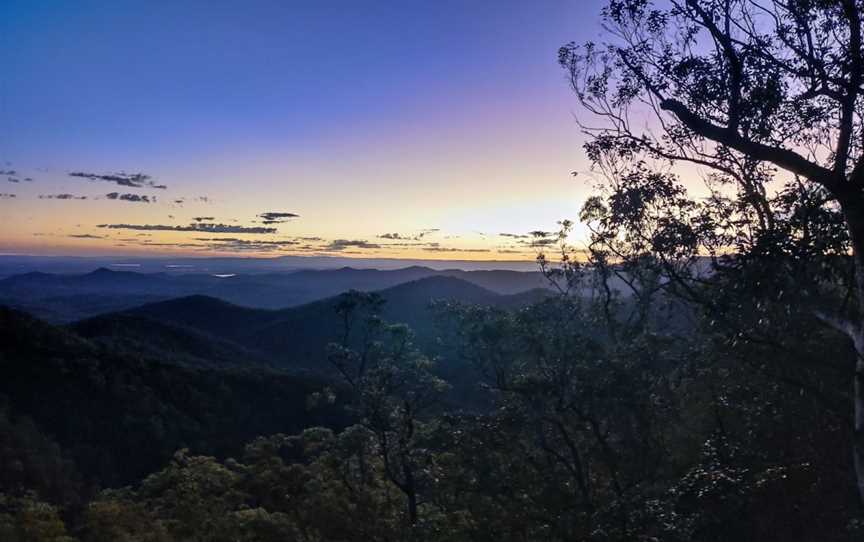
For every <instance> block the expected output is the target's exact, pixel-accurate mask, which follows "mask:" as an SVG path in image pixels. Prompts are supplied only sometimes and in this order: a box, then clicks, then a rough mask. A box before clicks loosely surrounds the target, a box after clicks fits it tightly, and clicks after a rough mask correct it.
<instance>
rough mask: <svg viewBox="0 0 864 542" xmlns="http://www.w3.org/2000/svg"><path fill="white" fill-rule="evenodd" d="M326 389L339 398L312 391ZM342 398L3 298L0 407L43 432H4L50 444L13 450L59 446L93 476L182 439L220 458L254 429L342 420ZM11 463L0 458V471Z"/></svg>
mask: <svg viewBox="0 0 864 542" xmlns="http://www.w3.org/2000/svg"><path fill="white" fill-rule="evenodd" d="M90 325H93V324H92V323H89V324H86V325H84V327H88V326H90ZM327 389H335V390H336V392H337V394H336V401H335V403H326V404H324V403H322V404H318V403H316V402H314V401H310V399H311V398H312V397H314V395H315V394H316V393H321V392H324V391H325V390H327ZM340 397H341V393H339V392H338V388H333V384H332V382H330V381H328V380H326V379H322V378H319V377H313V376H309V375H294V374H288V373H285V372H280V371H274V370H271V369H263V368H258V367H250V368H244V369H230V370H229V369H213V368H188V367H180V366H177V365H173V364H168V363H160V362H157V361H154V360H153V359H149V358H147V357H145V356H142V355H137V356H133V355H130V354H128V353H125V352H123V351H120V350H117V349H115V348H113V347H112V345H110V344H102V343H97V342H94V341H92V340H89V339H87V338H84V337H82V336H80V335H78V334H77V333H75V332H74V331H73V330H71V329H68V328H60V327H56V326H52V325H50V324H47V323H45V322H42V321H40V320H37V319H35V318H33V317H31V316H29V315H27V314H24V313H22V312H20V311H16V310H12V309H8V308H4V307H0V415H2V416H0V417H2V418H3V419H4V420H13V422H14V423H12V426H15V427H23V428H24V429H26V431H27V434H28V435H29V434H31V433H37V434H38V435H39V439H35V438H31V437H29V436H27V437H26V438H17V439H16V437H15V435H0V442H6V439H7V437H8V438H10V439H12V441H17V442H24V443H25V444H26V442H36V441H37V440H44V441H47V442H51V443H56V446H54V445H53V444H52V445H44V446H42V445H40V447H39V448H38V449H29V451H28V450H25V452H22V455H23V457H22V458H20V459H21V461H23V462H25V463H29V464H37V465H38V464H54V463H57V461H54V460H53V459H54V456H57V457H60V456H62V458H65V459H63V461H66V460H67V459H68V461H71V462H72V463H74V469H72V468H70V471H72V470H74V471H76V472H79V473H80V474H81V476H82V477H83V478H84V479H85V480H86V481H87V485H89V486H91V487H98V486H103V487H104V486H116V485H122V484H126V483H130V482H132V481H134V480H138V479H140V478H141V477H142V476H144V475H145V474H148V473H150V472H152V471H154V470H155V469H157V468H160V467H161V466H162V465H164V464H165V462H166V461H167V460H168V459H170V457H171V456H172V454H173V453H174V452H175V451H176V450H177V449H179V448H184V447H186V448H190V449H191V450H194V451H196V452H197V453H206V454H213V455H217V456H221V457H225V456H227V455H231V454H236V453H239V452H240V451H241V449H242V443H244V442H245V441H248V440H250V439H252V438H254V437H255V436H257V435H261V434H272V433H277V432H286V433H293V432H296V431H298V430H302V429H303V428H305V427H310V426H317V425H325V426H329V427H341V426H344V425H345V423H347V421H348V417H347V415H346V414H345V412H344V409H343V406H342V405H341V404H340ZM33 428H35V429H33ZM24 447H25V448H26V447H27V446H24ZM55 448H56V449H55ZM4 453H6V452H5V451H3V447H2V446H0V457H5V456H3V454H4ZM58 454H59V455H58ZM43 456H50V457H43ZM43 459H44V461H43ZM61 462H62V461H61ZM9 469H12V470H9ZM14 469H15V465H14V464H13V463H9V464H0V479H9V478H8V477H9V476H13V475H15V473H14ZM7 471H8V472H7ZM7 475H8V476H7ZM49 481H50V480H49Z"/></svg>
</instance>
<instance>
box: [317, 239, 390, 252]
mask: <svg viewBox="0 0 864 542" xmlns="http://www.w3.org/2000/svg"><path fill="white" fill-rule="evenodd" d="M346 248H368V249H372V248H381V245H377V244H375V243H370V242H369V241H365V240H362V239H334V240H333V241H330V244H328V245H327V246H325V247H323V250H330V251H342V250H345V249H346Z"/></svg>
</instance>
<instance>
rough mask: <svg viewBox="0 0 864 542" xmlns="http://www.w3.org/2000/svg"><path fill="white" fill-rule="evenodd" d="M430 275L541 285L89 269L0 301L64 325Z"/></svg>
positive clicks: (366, 272) (10, 292)
mask: <svg viewBox="0 0 864 542" xmlns="http://www.w3.org/2000/svg"><path fill="white" fill-rule="evenodd" d="M430 277H452V278H458V279H461V280H464V281H466V282H469V283H472V284H474V285H477V286H480V287H483V288H486V289H487V290H490V291H492V292H495V293H498V294H505V295H511V294H516V293H521V292H525V291H528V290H532V289H538V288H539V289H542V288H547V287H548V284H547V282H546V280H545V278H544V277H543V276H542V275H541V274H540V273H537V272H518V271H462V270H458V269H451V270H444V271H437V270H434V269H430V268H428V267H421V266H413V267H406V268H403V269H395V270H384V271H382V270H377V269H353V268H350V267H343V268H340V269H332V270H320V271H296V272H290V273H262V274H242V275H232V276H215V275H210V274H204V273H194V274H169V273H137V272H132V271H112V270H109V269H105V268H102V269H97V270H96V271H93V272H90V273H84V274H68V275H67V274H50V273H24V274H20V275H13V276H11V277H8V278H5V279H2V280H0V304H5V305H8V306H13V307H17V308H20V309H22V310H25V311H27V312H30V313H32V314H36V315H39V316H40V317H42V318H45V319H47V320H50V321H52V322H70V321H74V320H79V319H82V318H86V317H89V316H95V315H97V314H101V313H105V312H114V311H120V310H124V309H127V308H130V307H133V306H136V305H140V304H143V303H147V302H151V301H158V300H165V299H170V298H176V297H184V296H190V295H206V296H210V297H214V298H217V299H221V300H223V301H227V302H230V303H235V304H238V305H244V306H247V307H255V308H267V309H282V308H286V307H293V306H298V305H302V304H305V303H310V302H313V301H317V300H320V299H326V298H328V297H332V296H335V295H338V294H339V293H341V292H344V291H347V290H351V289H354V290H361V291H376V290H383V289H387V288H390V287H393V286H397V285H399V284H403V283H406V282H411V281H415V280H420V279H424V278H430Z"/></svg>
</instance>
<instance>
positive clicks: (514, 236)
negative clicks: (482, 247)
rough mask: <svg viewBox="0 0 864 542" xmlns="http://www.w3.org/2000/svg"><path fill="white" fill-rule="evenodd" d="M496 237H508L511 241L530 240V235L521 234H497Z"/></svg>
mask: <svg viewBox="0 0 864 542" xmlns="http://www.w3.org/2000/svg"><path fill="white" fill-rule="evenodd" d="M543 233H546V232H543ZM498 236H499V237H510V238H512V239H530V238H531V234H530V233H521V234H520V233H499V234H498Z"/></svg>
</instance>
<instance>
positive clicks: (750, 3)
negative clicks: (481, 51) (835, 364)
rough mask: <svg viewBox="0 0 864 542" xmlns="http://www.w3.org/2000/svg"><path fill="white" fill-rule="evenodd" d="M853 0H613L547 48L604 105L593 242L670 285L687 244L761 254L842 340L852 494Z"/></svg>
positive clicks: (856, 241)
mask: <svg viewBox="0 0 864 542" xmlns="http://www.w3.org/2000/svg"><path fill="white" fill-rule="evenodd" d="M862 11H864V10H862V2H860V1H859V0H833V1H829V0H825V1H820V0H670V2H669V3H668V4H664V7H656V6H654V5H653V4H652V3H651V2H649V0H610V1H609V2H608V4H607V6H606V8H605V9H604V11H603V20H604V23H605V25H606V28H607V29H608V30H609V36H610V41H609V42H608V43H606V44H603V45H598V44H594V43H589V44H586V45H584V46H577V45H575V44H570V45H567V46H565V47H563V48H562V49H561V51H560V53H559V60H560V62H561V64H562V65H563V66H564V67H565V68H566V69H567V70H568V73H569V75H570V80H571V82H572V85H573V88H574V90H575V91H576V95H577V96H578V98H579V100H580V101H581V103H582V105H583V106H584V107H585V109H586V110H587V111H589V112H590V113H591V114H593V115H595V118H598V119H601V120H600V124H599V125H592V126H588V125H587V124H586V125H584V126H583V127H584V130H585V131H586V133H588V134H589V135H590V136H591V138H590V141H589V142H588V143H587V144H586V149H587V152H588V155H589V157H590V158H591V160H592V161H593V162H594V164H595V165H597V166H599V167H600V168H601V170H603V171H604V172H605V173H606V174H608V175H609V176H610V177H611V178H614V179H615V180H614V181H613V183H612V185H611V188H612V193H613V195H612V197H610V198H609V199H608V200H607V203H608V204H609V205H602V204H600V202H599V201H597V200H594V201H592V202H591V204H590V205H589V206H588V208H587V209H586V211H587V216H586V217H585V218H587V219H589V220H593V221H594V222H595V224H596V225H598V229H597V230H596V232H595V233H596V234H597V235H595V241H597V242H599V243H600V244H601V245H603V246H605V247H607V248H609V249H610V250H612V252H613V253H614V252H615V249H616V247H617V248H620V247H621V246H622V244H623V245H627V246H628V247H630V248H632V247H633V246H634V245H635V247H636V248H635V250H634V251H633V252H629V253H628V254H629V255H632V254H634V253H642V254H652V255H653V256H654V257H657V258H658V259H659V260H660V261H661V262H662V263H664V264H666V265H665V269H666V270H667V272H669V278H672V279H674V281H675V282H676V283H677V284H679V285H681V286H682V287H683V288H687V287H688V286H691V287H692V285H693V284H694V280H693V279H694V277H693V276H692V269H693V265H692V264H693V261H694V260H695V259H696V258H697V257H698V256H700V255H706V254H707V255H711V256H712V257H713V258H714V262H715V264H723V263H724V262H726V263H728V262H730V261H731V262H732V264H731V267H733V268H736V262H737V263H738V264H740V263H741V262H745V263H747V262H751V261H752V260H751V259H748V258H749V257H750V256H751V255H753V254H756V255H761V256H766V255H769V254H770V255H772V256H773V257H774V258H773V261H774V262H775V265H774V266H773V268H772V266H771V264H770V263H769V264H768V265H765V263H766V262H770V261H772V259H771V258H767V259H766V258H762V259H761V260H759V262H760V263H761V264H762V265H763V267H762V270H763V271H765V270H768V271H771V272H772V273H773V275H775V276H778V275H779V276H782V277H783V279H784V282H787V283H788V284H789V285H790V286H791V287H792V288H797V289H798V290H800V291H801V293H802V294H807V295H804V296H800V297H799V298H798V299H797V300H796V302H797V301H801V302H805V301H806V302H812V306H808V307H809V308H810V312H811V313H812V314H813V315H815V316H816V317H817V318H818V319H819V320H821V321H822V322H824V323H826V324H829V325H831V326H832V327H834V328H835V329H837V330H838V331H840V332H841V333H843V334H845V335H846V336H847V337H848V338H849V339H850V340H851V342H852V345H853V348H854V350H855V352H856V361H855V363H854V368H852V369H851V370H850V373H851V374H850V376H851V379H852V388H853V394H854V432H853V434H854V436H853V452H854V453H853V457H854V467H855V471H856V475H857V476H856V477H857V487H858V492H859V494H860V497H861V499H862V500H864V99H862V96H864V88H862V82H864V53H862V29H861V18H862ZM664 163H665V164H667V165H670V164H671V165H682V164H689V165H691V166H695V168H693V169H696V168H698V169H700V170H701V171H703V172H706V173H707V175H706V181H707V185H708V188H709V190H710V195H709V197H708V198H706V199H705V200H704V201H702V202H697V201H696V200H694V199H693V198H692V197H690V196H688V195H687V192H686V190H684V189H683V187H682V186H681V185H680V184H679V183H678V182H677V179H676V178H675V176H674V175H671V174H670V173H669V172H668V169H664V168H663V167H662V166H663V164H664ZM655 166H656V167H655ZM691 170H692V169H691ZM778 179H783V180H784V181H785V185H784V186H782V187H778V186H776V181H777V180H778ZM616 204H617V205H618V208H615V205H616ZM646 224H647V225H648V227H644V226H645V225H646ZM610 226H611V227H610ZM808 254H809V255H811V256H814V257H816V259H815V260H806V256H807V255H808ZM682 261H684V262H685V263H686V264H687V265H681V262H682ZM688 270H689V271H688ZM723 270H724V269H723V266H722V265H715V268H714V272H718V271H723ZM737 270H738V271H740V270H741V265H738V266H737ZM761 276H762V277H763V278H764V277H765V276H766V275H765V274H763V275H761ZM678 279H687V280H678ZM688 281H689V285H688ZM751 284H752V283H751ZM838 293H839V294H840V295H837V294H838ZM826 299H836V302H837V303H836V304H835V305H832V306H831V307H830V309H831V310H829V307H826V305H825V303H824V301H825V300H826ZM848 300H852V302H851V303H850V302H848ZM813 325H814V326H815V325H817V324H815V323H814V324H813Z"/></svg>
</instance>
